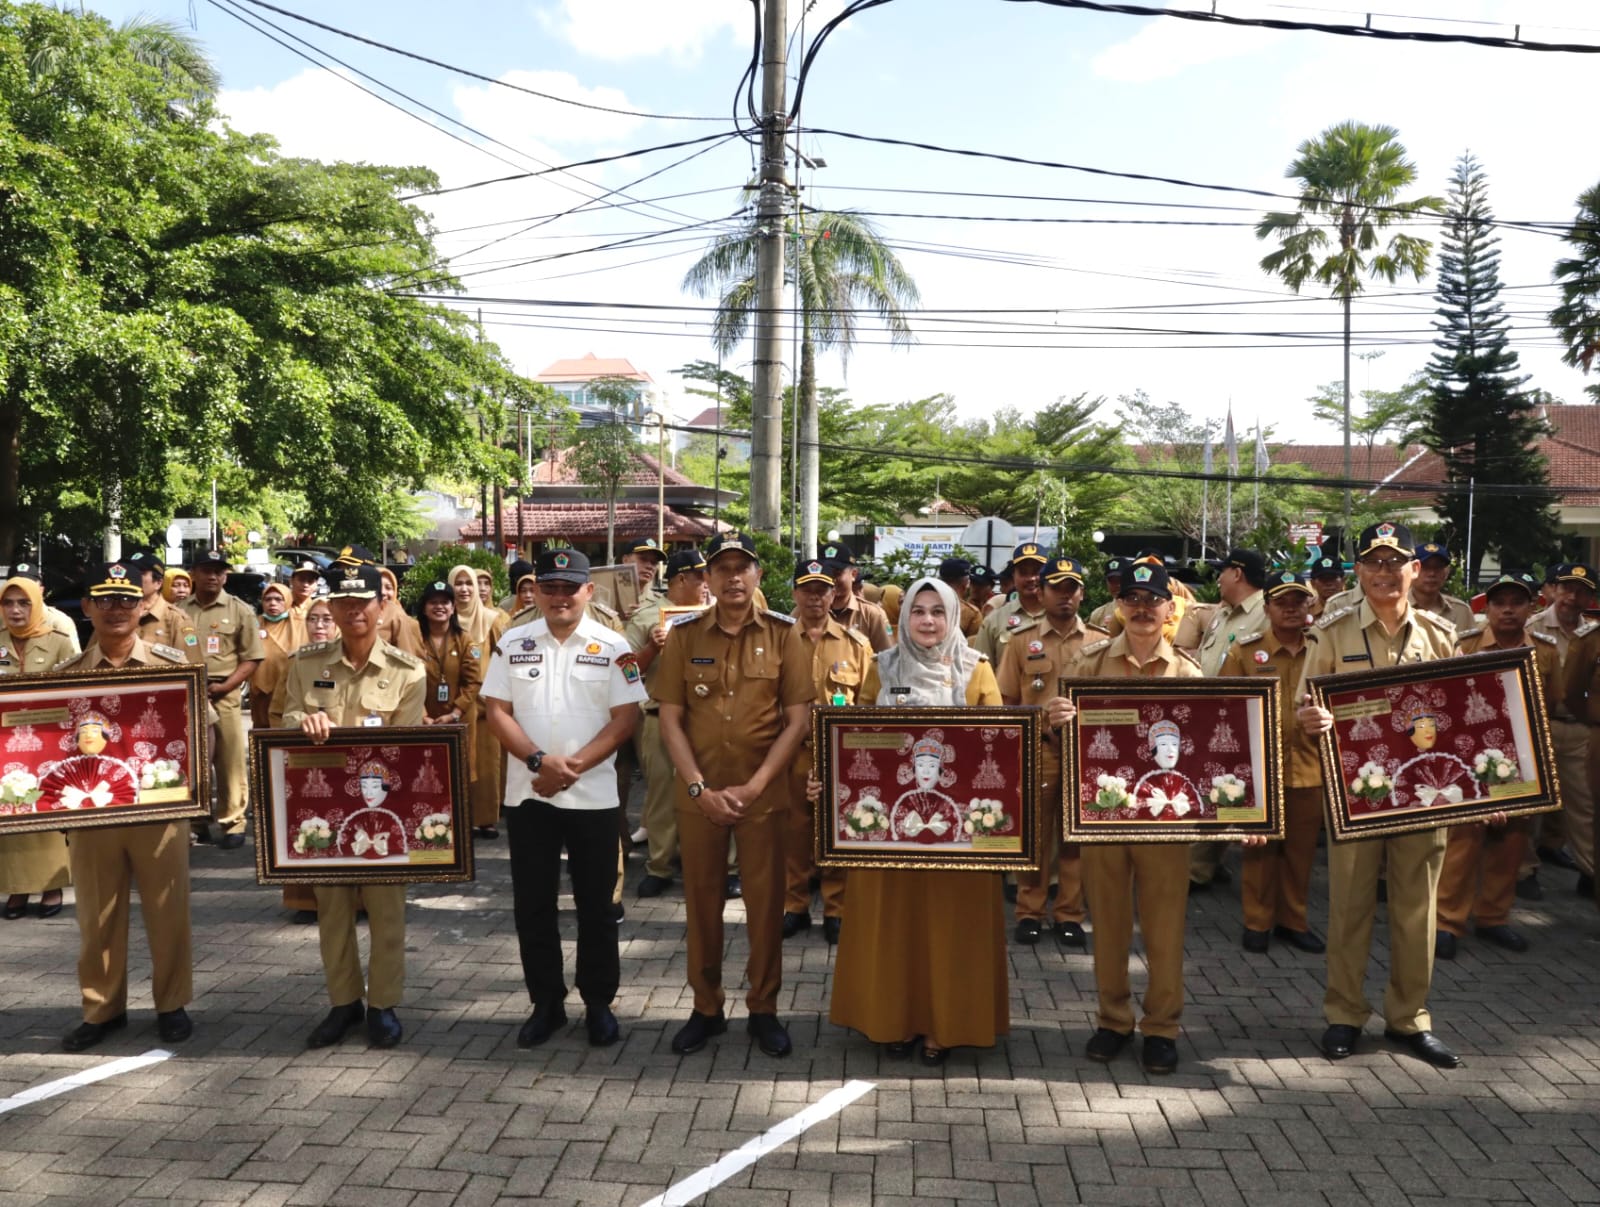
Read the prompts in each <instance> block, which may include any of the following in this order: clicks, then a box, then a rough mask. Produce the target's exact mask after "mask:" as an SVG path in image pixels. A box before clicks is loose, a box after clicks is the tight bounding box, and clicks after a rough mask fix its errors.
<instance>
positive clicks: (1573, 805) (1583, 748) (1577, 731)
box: [1540, 719, 1600, 876]
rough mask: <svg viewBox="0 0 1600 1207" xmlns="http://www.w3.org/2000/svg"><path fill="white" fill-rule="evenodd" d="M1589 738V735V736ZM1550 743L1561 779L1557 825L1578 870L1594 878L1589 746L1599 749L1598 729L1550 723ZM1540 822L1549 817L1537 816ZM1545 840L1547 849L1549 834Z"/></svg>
mask: <svg viewBox="0 0 1600 1207" xmlns="http://www.w3.org/2000/svg"><path fill="white" fill-rule="evenodd" d="M1591 735H1592V736H1591ZM1550 742H1551V745H1553V746H1554V747H1555V750H1556V774H1557V776H1558V777H1559V778H1560V780H1561V814H1560V818H1561V824H1562V828H1563V829H1564V831H1565V833H1566V840H1567V846H1568V847H1569V848H1570V849H1571V851H1572V857H1573V858H1574V859H1576V860H1577V861H1578V867H1579V869H1580V870H1581V871H1583V872H1585V873H1587V874H1588V875H1590V876H1593V875H1594V869H1595V857H1594V845H1595V828H1594V780H1593V778H1592V777H1593V771H1592V770H1591V769H1590V760H1591V749H1590V748H1591V746H1594V747H1597V748H1600V728H1596V727H1594V726H1591V725H1585V724H1584V723H1583V722H1582V721H1563V720H1560V719H1555V720H1552V721H1551V722H1550ZM1540 816H1541V820H1542V819H1543V818H1545V817H1551V816H1553V815H1551V814H1541V815H1540ZM1545 834H1546V841H1545V842H1544V844H1543V845H1545V846H1550V845H1552V843H1551V842H1550V841H1549V838H1548V835H1549V831H1548V830H1546V832H1545Z"/></svg>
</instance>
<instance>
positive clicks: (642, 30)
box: [539, 0, 752, 61]
mask: <svg viewBox="0 0 1600 1207" xmlns="http://www.w3.org/2000/svg"><path fill="white" fill-rule="evenodd" d="M539 16H540V19H541V20H542V21H543V22H544V23H545V25H546V26H547V27H548V28H552V29H554V30H555V31H556V32H558V33H559V34H560V35H561V36H562V37H563V38H565V39H566V40H567V41H568V42H570V43H571V44H572V46H573V47H574V48H575V49H576V50H578V51H580V52H581V53H583V54H586V55H589V56H591V57H592V58H596V59H606V60H611V61H617V60H622V59H638V58H645V57H650V56H655V55H660V54H667V55H670V56H671V57H673V58H674V59H681V60H690V61H692V60H695V59H698V58H699V57H700V54H701V52H702V51H704V50H705V47H706V44H707V43H708V42H710V41H711V39H712V38H714V37H716V36H717V35H718V34H720V33H722V32H723V31H724V30H728V31H731V32H733V33H735V34H738V35H740V36H742V37H748V36H749V34H750V29H751V20H752V18H751V15H750V9H749V8H748V7H746V6H745V5H743V4H738V3H735V2H734V0H560V4H559V6H558V8H557V9H555V10H553V11H552V10H546V11H544V12H541V13H540V14H539Z"/></svg>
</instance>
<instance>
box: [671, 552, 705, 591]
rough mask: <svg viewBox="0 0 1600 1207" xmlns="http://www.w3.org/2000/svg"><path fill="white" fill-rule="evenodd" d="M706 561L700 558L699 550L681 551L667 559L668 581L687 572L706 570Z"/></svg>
mask: <svg viewBox="0 0 1600 1207" xmlns="http://www.w3.org/2000/svg"><path fill="white" fill-rule="evenodd" d="M705 568H706V559H705V558H703V557H701V556H700V550H698V549H680V550H678V552H676V553H674V554H672V555H671V556H669V557H668V558H667V581H668V582H669V583H670V582H671V581H672V580H673V577H674V576H676V575H679V574H682V573H683V572H684V571H685V570H704V569H705Z"/></svg>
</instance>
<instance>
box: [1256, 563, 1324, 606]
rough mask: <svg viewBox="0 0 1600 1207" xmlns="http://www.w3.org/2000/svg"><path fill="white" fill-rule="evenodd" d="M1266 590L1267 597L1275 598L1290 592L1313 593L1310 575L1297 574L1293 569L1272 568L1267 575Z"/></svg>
mask: <svg viewBox="0 0 1600 1207" xmlns="http://www.w3.org/2000/svg"><path fill="white" fill-rule="evenodd" d="M1265 589H1266V592H1267V598H1268V599H1277V598H1278V596H1280V595H1288V594H1290V593H1291V592H1301V593H1303V594H1306V595H1315V594H1316V592H1315V591H1313V590H1312V589H1311V576H1310V575H1309V574H1297V573H1295V572H1294V571H1293V570H1274V571H1273V572H1272V573H1271V574H1269V575H1268V576H1267V585H1266V588H1265Z"/></svg>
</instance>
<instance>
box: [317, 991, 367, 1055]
mask: <svg viewBox="0 0 1600 1207" xmlns="http://www.w3.org/2000/svg"><path fill="white" fill-rule="evenodd" d="M366 1017H367V1007H366V1005H365V1004H364V1003H363V1002H362V1001H361V1000H360V999H359V998H357V999H356V1000H355V1001H353V1002H351V1003H350V1004H349V1005H347V1006H335V1007H334V1008H333V1009H332V1010H330V1011H328V1017H327V1018H325V1019H323V1020H322V1021H321V1022H320V1023H318V1024H317V1026H316V1029H315V1030H313V1031H312V1032H311V1034H310V1035H309V1036H307V1037H306V1047H308V1048H331V1047H332V1046H333V1045H334V1044H336V1043H338V1042H339V1041H340V1040H341V1039H343V1038H344V1033H345V1032H346V1031H348V1030H350V1028H351V1027H353V1026H355V1025H356V1024H357V1023H359V1022H360V1021H361V1020H362V1019H364V1018H366Z"/></svg>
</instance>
